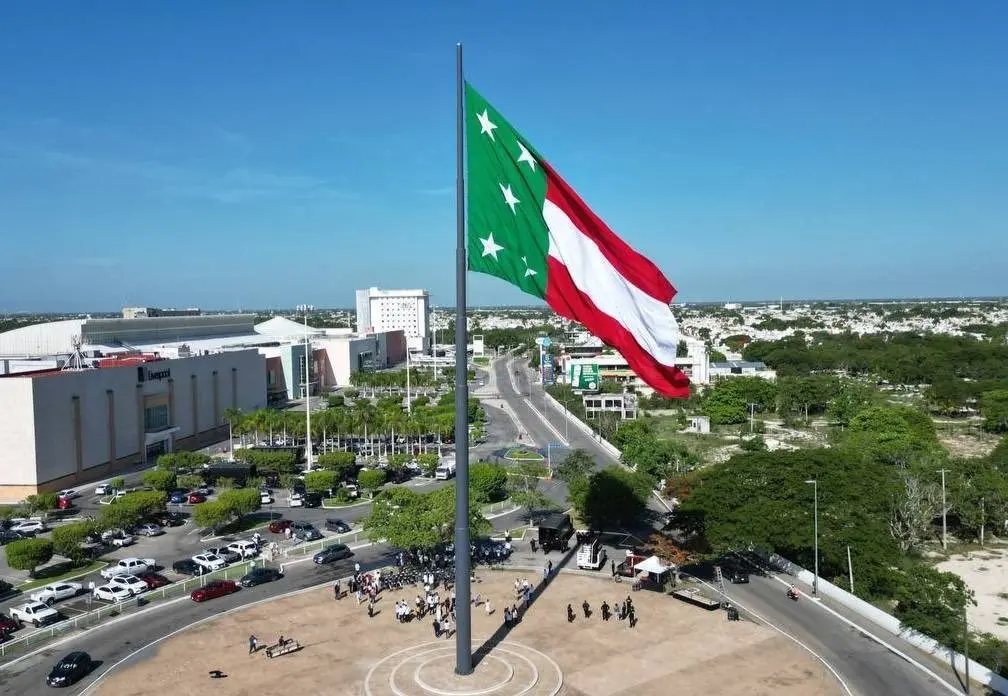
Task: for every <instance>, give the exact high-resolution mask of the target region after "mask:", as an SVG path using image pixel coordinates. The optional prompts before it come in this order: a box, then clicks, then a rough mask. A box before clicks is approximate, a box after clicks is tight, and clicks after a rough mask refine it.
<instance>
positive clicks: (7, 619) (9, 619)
mask: <svg viewBox="0 0 1008 696" xmlns="http://www.w3.org/2000/svg"><path fill="white" fill-rule="evenodd" d="M22 628H24V623H23V622H22V621H21V620H20V619H16V618H14V617H13V616H4V615H2V614H0V633H13V632H14V631H19V630H21V629H22Z"/></svg>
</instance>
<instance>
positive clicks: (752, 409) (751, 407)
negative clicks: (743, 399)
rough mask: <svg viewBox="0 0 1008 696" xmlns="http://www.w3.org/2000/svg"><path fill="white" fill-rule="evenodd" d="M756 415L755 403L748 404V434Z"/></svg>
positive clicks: (750, 431)
mask: <svg viewBox="0 0 1008 696" xmlns="http://www.w3.org/2000/svg"><path fill="white" fill-rule="evenodd" d="M755 417H756V404H749V434H750V435H752V431H753V418H755Z"/></svg>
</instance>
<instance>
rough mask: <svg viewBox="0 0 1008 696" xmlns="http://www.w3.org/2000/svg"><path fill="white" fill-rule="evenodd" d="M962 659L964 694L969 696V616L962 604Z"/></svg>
mask: <svg viewBox="0 0 1008 696" xmlns="http://www.w3.org/2000/svg"><path fill="white" fill-rule="evenodd" d="M963 659H964V661H965V662H966V696H969V692H970V676H969V616H968V615H967V614H966V605H963Z"/></svg>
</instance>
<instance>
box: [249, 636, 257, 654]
mask: <svg viewBox="0 0 1008 696" xmlns="http://www.w3.org/2000/svg"><path fill="white" fill-rule="evenodd" d="M248 643H249V655H251V654H252V653H254V652H255V651H256V650H257V649H258V646H257V644H256V637H255V636H254V635H251V636H249V641H248Z"/></svg>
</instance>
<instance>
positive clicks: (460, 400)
mask: <svg viewBox="0 0 1008 696" xmlns="http://www.w3.org/2000/svg"><path fill="white" fill-rule="evenodd" d="M463 80H464V78H463V73H462V44H461V43H459V44H456V45H455V87H456V100H457V101H456V105H455V118H456V121H455V123H456V125H455V149H456V152H455V212H456V229H455V477H456V478H455V615H456V616H455V622H456V631H455V673H456V674H460V675H466V674H472V671H473V664H472V607H471V605H470V603H469V589H470V588H469V576H470V572H469V563H470V559H471V556H470V550H469V417H468V414H469V380H468V379H467V377H468V374H469V360H468V355H467V353H466V347H467V343H468V341H467V340H466V238H465V110H464V106H463V105H464V103H465V85H464V82H463Z"/></svg>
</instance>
